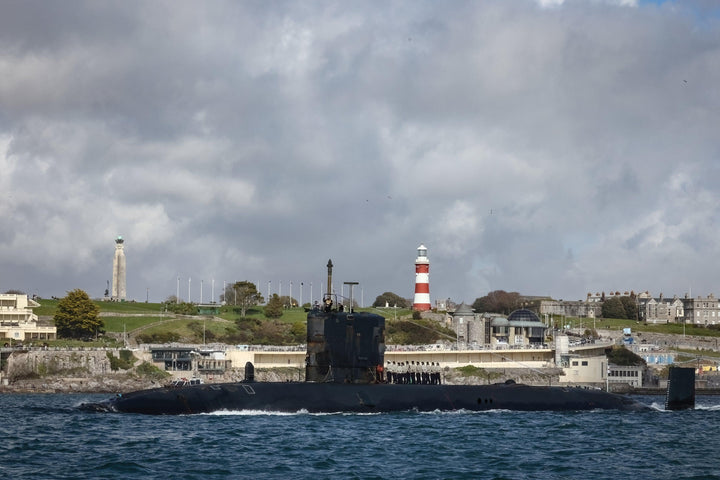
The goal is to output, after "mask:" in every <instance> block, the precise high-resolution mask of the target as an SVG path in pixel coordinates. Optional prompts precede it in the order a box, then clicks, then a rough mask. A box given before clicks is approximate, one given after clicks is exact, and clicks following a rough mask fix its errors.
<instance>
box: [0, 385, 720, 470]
mask: <svg viewBox="0 0 720 480" xmlns="http://www.w3.org/2000/svg"><path fill="white" fill-rule="evenodd" d="M106 397H107V395H88V394H85V395H62V394H56V395H38V394H36V395H12V394H0V478H8V479H70V478H73V479H74V478H94V479H105V478H113V479H114V478H118V479H119V478H122V479H155V478H157V479H174V478H179V479H180V478H181V479H203V480H209V479H226V478H253V479H255V478H283V479H284V478H292V479H321V478H358V479H366V478H368V479H370V478H378V479H379V478H383V479H384V478H394V479H405V478H419V479H438V478H448V479H456V478H468V479H611V478H612V479H625V478H633V479H637V480H639V479H673V480H675V479H720V459H718V449H720V397H698V409H696V410H694V411H683V412H665V411H661V410H656V411H650V412H643V413H632V412H601V411H598V412H585V413H582V412H564V413H549V412H548V413H544V412H543V413H536V412H533V413H526V412H507V411H495V412H483V413H475V412H473V413H470V412H455V413H439V412H437V413H414V412H406V413H393V414H373V415H358V414H324V415H311V414H306V413H298V414H264V413H260V412H226V413H218V414H209V415H190V416H177V417H173V416H163V417H154V416H143V415H134V414H108V413H92V412H84V411H80V410H78V409H77V408H76V407H77V405H79V404H80V403H81V402H84V401H97V400H101V399H104V398H106ZM640 399H641V400H642V401H643V402H644V403H646V404H653V403H654V404H655V405H659V404H660V405H661V403H662V399H661V398H659V397H644V398H642V397H641V398H640Z"/></svg>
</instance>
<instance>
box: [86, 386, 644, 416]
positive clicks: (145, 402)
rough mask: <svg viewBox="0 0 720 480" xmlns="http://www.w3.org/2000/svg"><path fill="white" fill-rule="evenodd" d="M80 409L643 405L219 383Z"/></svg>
mask: <svg viewBox="0 0 720 480" xmlns="http://www.w3.org/2000/svg"><path fill="white" fill-rule="evenodd" d="M81 408H83V409H85V410H93V411H104V412H125V413H143V414H154V415H178V414H195V413H209V412H215V411H222V410H228V411H237V410H259V411H268V412H291V413H292V412H301V411H307V412H310V413H320V412H328V413H333V412H360V413H367V412H396V411H409V410H417V411H435V410H440V411H450V410H471V411H477V410H497V409H500V410H522V411H540V410H549V411H552V410H556V411H572V410H595V409H603V410H633V411H637V410H647V409H649V407H647V406H646V405H643V404H642V403H638V402H636V401H634V400H633V399H631V398H629V397H626V396H622V395H616V394H612V393H607V392H604V391H602V390H593V389H584V388H577V387H537V386H529V385H522V384H494V385H387V384H370V385H353V384H339V383H309V382H299V383H293V382H288V383H260V382H258V383H224V384H214V385H195V386H188V387H180V388H157V389H152V390H143V391H137V392H132V393H127V394H123V395H118V396H117V397H114V398H111V399H110V400H107V401H105V402H100V403H91V404H83V405H81Z"/></svg>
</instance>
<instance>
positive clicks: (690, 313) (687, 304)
mask: <svg viewBox="0 0 720 480" xmlns="http://www.w3.org/2000/svg"><path fill="white" fill-rule="evenodd" d="M682 303H683V308H684V309H685V316H684V317H683V318H684V320H685V322H687V323H691V324H694V325H704V326H706V325H716V324H720V309H718V299H717V298H715V295H713V294H712V293H711V294H710V295H708V296H707V297H701V296H698V297H697V298H691V297H690V296H689V295H685V298H683V299H682Z"/></svg>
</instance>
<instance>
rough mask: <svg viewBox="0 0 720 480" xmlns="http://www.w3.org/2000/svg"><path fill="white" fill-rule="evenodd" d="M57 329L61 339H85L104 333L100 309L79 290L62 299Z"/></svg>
mask: <svg viewBox="0 0 720 480" xmlns="http://www.w3.org/2000/svg"><path fill="white" fill-rule="evenodd" d="M54 320H55V327H57V333H58V335H59V336H61V337H68V338H84V337H88V336H90V337H92V336H95V335H97V334H98V333H104V327H105V325H104V324H103V321H102V319H101V318H100V309H99V308H98V306H97V305H95V304H94V303H93V302H92V300H90V297H89V296H88V294H87V293H85V292H84V291H83V290H80V289H79V288H76V289H75V290H73V291H71V292H68V294H67V296H65V298H62V299H60V301H59V302H58V305H57V311H56V313H55V317H54Z"/></svg>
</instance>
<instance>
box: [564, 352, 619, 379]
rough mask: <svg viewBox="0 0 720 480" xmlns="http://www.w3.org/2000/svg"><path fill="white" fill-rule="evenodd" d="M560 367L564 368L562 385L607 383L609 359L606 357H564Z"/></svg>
mask: <svg viewBox="0 0 720 480" xmlns="http://www.w3.org/2000/svg"><path fill="white" fill-rule="evenodd" d="M559 366H561V367H562V368H563V375H561V376H560V383H569V384H573V385H576V384H586V385H587V384H597V385H601V384H603V383H606V381H607V357H606V356H605V355H595V356H587V357H585V356H580V355H563V358H562V361H561V362H560V364H559Z"/></svg>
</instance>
